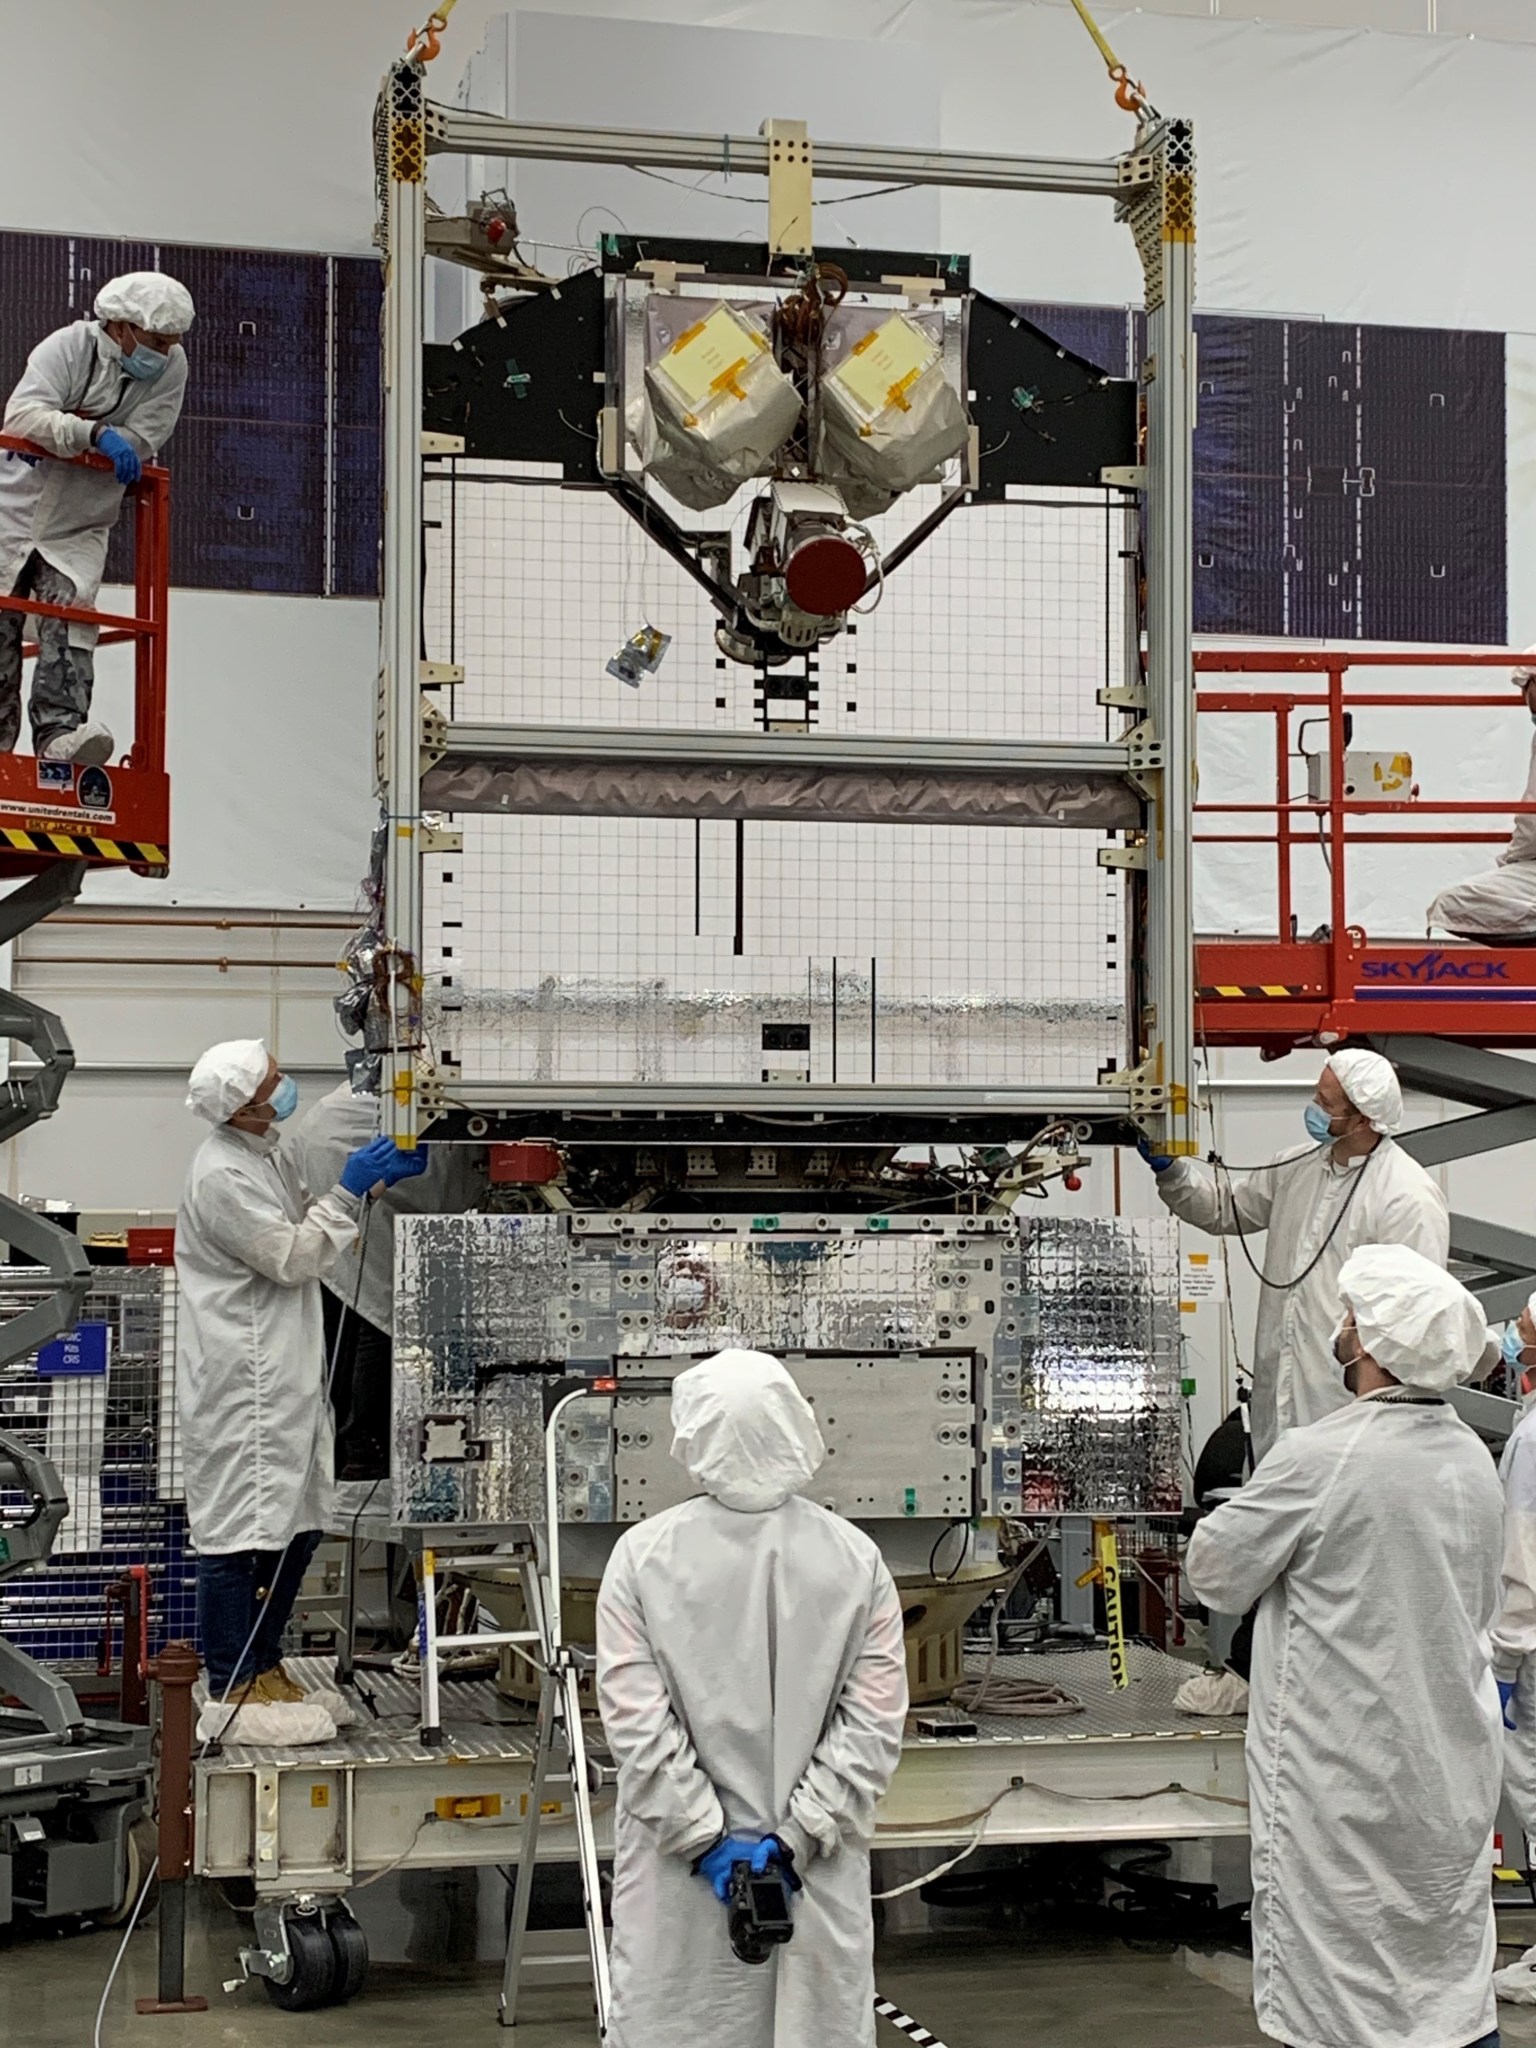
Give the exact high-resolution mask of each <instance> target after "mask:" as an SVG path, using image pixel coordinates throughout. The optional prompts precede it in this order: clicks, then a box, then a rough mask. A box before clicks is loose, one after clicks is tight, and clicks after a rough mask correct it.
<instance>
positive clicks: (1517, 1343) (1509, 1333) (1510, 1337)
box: [1499, 1323, 1525, 1367]
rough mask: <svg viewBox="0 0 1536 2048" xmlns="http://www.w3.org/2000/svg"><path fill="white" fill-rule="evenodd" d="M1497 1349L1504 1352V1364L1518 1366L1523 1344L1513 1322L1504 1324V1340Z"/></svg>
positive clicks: (1523, 1347)
mask: <svg viewBox="0 0 1536 2048" xmlns="http://www.w3.org/2000/svg"><path fill="white" fill-rule="evenodd" d="M1499 1349H1500V1350H1501V1351H1502V1352H1503V1354H1504V1363H1505V1364H1506V1365H1508V1366H1513V1367H1518V1366H1519V1364H1520V1354H1521V1352H1522V1351H1523V1350H1524V1349H1525V1345H1524V1343H1523V1342H1522V1341H1521V1337H1520V1331H1519V1329H1518V1328H1517V1326H1516V1325H1515V1324H1514V1323H1509V1324H1507V1325H1506V1326H1505V1330H1504V1341H1503V1343H1502V1344H1501V1345H1500V1346H1499Z"/></svg>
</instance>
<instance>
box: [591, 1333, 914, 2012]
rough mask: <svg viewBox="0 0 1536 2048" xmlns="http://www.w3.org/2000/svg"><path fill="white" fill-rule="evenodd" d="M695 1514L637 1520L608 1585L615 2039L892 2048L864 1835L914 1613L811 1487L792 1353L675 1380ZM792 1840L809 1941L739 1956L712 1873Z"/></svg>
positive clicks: (724, 1357) (605, 1705)
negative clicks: (878, 2032)
mask: <svg viewBox="0 0 1536 2048" xmlns="http://www.w3.org/2000/svg"><path fill="white" fill-rule="evenodd" d="M672 1416H673V1425H674V1431H675V1435H674V1441H673V1454H674V1456H676V1457H678V1458H679V1459H681V1461H682V1463H683V1465H684V1466H685V1467H686V1468H687V1470H688V1472H689V1474H690V1475H691V1476H692V1477H693V1479H694V1480H695V1481H696V1482H697V1483H698V1485H699V1486H700V1487H701V1488H702V1492H701V1493H700V1494H699V1496H698V1497H697V1498H696V1499H693V1500H689V1501H685V1502H684V1503H683V1504H682V1506H680V1507H675V1508H669V1509H668V1510H666V1512H665V1513H663V1514H659V1515H656V1516H654V1517H653V1518H652V1519H651V1520H649V1521H645V1522H641V1523H639V1524H638V1525H637V1526H635V1527H634V1528H631V1529H627V1530H626V1531H625V1533H624V1535H623V1536H622V1537H621V1538H620V1540H619V1543H618V1545H617V1547H616V1548H615V1550H614V1552H613V1556H612V1558H611V1559H610V1561H609V1564H608V1569H607V1571H606V1572H605V1573H604V1575H603V1584H602V1590H601V1592H600V1593H599V1596H598V1607H597V1686H598V1698H599V1703H600V1705H601V1708H602V1715H603V1726H604V1729H605V1730H606V1732H607V1736H608V1741H609V1744H610V1746H611V1748H612V1750H613V1754H614V1756H615V1758H616V1759H617V1762H618V1765H619V1784H618V1811H617V1814H616V1818H615V1826H614V1880H613V1947H612V1964H613V2013H612V2020H611V2024H610V2027H609V2033H608V2039H609V2042H610V2044H611V2048H681V2044H683V2043H690V2044H692V2043H698V2042H704V2041H715V2040H718V2041H721V2042H729V2043H730V2044H731V2048H808V2044H811V2043H815V2042H826V2043H829V2044H830V2043H834V2042H835V2043H836V2044H837V2048H874V2043H875V2019H874V2007H873V2004H872V2000H873V1997H874V1979H873V1964H872V1954H871V1952H872V1945H873V1933H872V1924H871V1913H870V1898H869V1842H870V1839H871V1837H872V1835H873V1832H874V1824H875V1809H876V1806H877V1805H878V1803H879V1801H880V1799H881V1797H882V1795H883V1794H884V1792H885V1789H886V1787H887V1785H888V1784H889V1783H890V1780H891V1777H892V1774H893V1773H894V1771H895V1769H896V1765H897V1762H898V1760H899V1758H900V1754H901V1735H902V1727H903V1724H904V1721H905V1716H906V1710H907V1679H906V1660H905V1654H904V1651H903V1647H902V1623H901V1604H900V1602H899V1600H898V1599H897V1595H896V1588H895V1586H894V1585H893V1584H892V1581H891V1575H890V1573H889V1572H888V1571H887V1570H886V1568H885V1565H884V1563H883V1561H882V1559H881V1557H880V1553H879V1551H878V1550H877V1549H876V1548H875V1545H874V1544H873V1543H872V1542H871V1541H870V1539H869V1538H868V1537H867V1536H865V1535H864V1534H863V1533H862V1531H860V1530H858V1529H855V1528H854V1527H853V1526H852V1524H851V1523H849V1522H845V1521H843V1520H842V1519H841V1518H840V1517H839V1516H837V1515H835V1514H832V1513H830V1512H829V1511H828V1510H827V1509H825V1508H822V1507H818V1506H816V1505H815V1504H814V1503H813V1502H811V1501H807V1500H802V1499H801V1498H799V1496H798V1495H797V1493H796V1491H795V1489H796V1488H797V1487H801V1486H804V1485H805V1484H806V1482H807V1481H808V1480H809V1479H810V1478H811V1475H812V1474H813V1473H814V1472H815V1470H816V1468H817V1467H818V1465H819V1464H820V1463H821V1461H822V1457H823V1455H824V1452H823V1446H822V1442H821V1436H820V1433H819V1431H818V1430H817V1428H816V1424H815V1420H814V1417H813V1416H812V1413H811V1410H810V1407H809V1405H808V1404H807V1403H806V1401H805V1399H804V1397H803V1396H802V1395H801V1394H800V1392H799V1390H798V1389H797V1388H796V1386H795V1384H794V1382H793V1381H792V1380H791V1379H790V1377H789V1374H788V1373H787V1372H786V1371H785V1370H784V1367H783V1366H782V1365H781V1364H780V1363H779V1362H778V1360H777V1359H771V1358H768V1357H766V1356H765V1355H764V1354H762V1353H760V1352H751V1351H747V1352H742V1351H736V1352H730V1351H727V1352H722V1353H721V1354H720V1356H719V1357H717V1358H714V1359H709V1360H706V1361H705V1362H704V1363H703V1364H701V1365H697V1366H693V1367H691V1368H689V1370H688V1371H686V1372H684V1373H681V1374H680V1375H679V1376H678V1380H677V1384H676V1388H675V1391H674V1394H673V1400H672ZM725 1833H731V1834H738V1835H739V1834H746V1835H753V1836H762V1835H768V1834H775V1835H777V1836H778V1837H779V1838H780V1840H781V1841H783V1842H784V1843H785V1844H786V1845H787V1847H788V1848H790V1849H791V1850H792V1851H793V1853H794V1859H795V1868H796V1870H797V1871H798V1873H799V1875H800V1876H801V1877H802V1878H803V1879H804V1883H805V1889H804V1891H803V1892H801V1893H800V1894H799V1895H798V1896H797V1897H796V1900H795V1904H794V1920H795V1932H794V1938H793V1940H792V1941H791V1942H790V1943H789V1944H788V1945H787V1946H786V1947H783V1948H779V1949H775V1950H774V1952H773V1954H772V1956H771V1958H770V1959H769V1961H768V1962H766V1963H764V1964H761V1965H757V1966H753V1965H749V1964H746V1963H742V1962H740V1961H738V1960H737V1958H736V1956H735V1955H734V1954H733V1953H732V1950H731V1945H730V1940H729V1937H728V1934H727V1921H726V1909H725V1907H724V1906H722V1905H720V1904H719V1903H718V1902H717V1901H716V1898H715V1895H714V1893H713V1892H712V1891H711V1890H710V1888H709V1886H708V1884H707V1883H706V1882H705V1880H704V1879H703V1878H702V1877H699V1876H695V1875H694V1873H693V1868H692V1866H693V1864H694V1862H695V1860H696V1859H697V1858H698V1857H699V1856H701V1855H702V1854H704V1853H705V1851H707V1850H709V1849H710V1848H711V1847H712V1846H713V1845H714V1844H715V1843H716V1842H717V1841H718V1840H719V1839H720V1837H721V1836H722V1834H725Z"/></svg>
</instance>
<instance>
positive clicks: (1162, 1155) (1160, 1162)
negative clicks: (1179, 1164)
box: [1136, 1138, 1173, 1173]
mask: <svg viewBox="0 0 1536 2048" xmlns="http://www.w3.org/2000/svg"><path fill="white" fill-rule="evenodd" d="M1136 1150H1137V1151H1138V1152H1139V1153H1140V1154H1141V1156H1142V1158H1143V1159H1145V1161H1146V1162H1147V1164H1148V1166H1150V1167H1151V1169H1152V1171H1153V1172H1154V1173H1166V1172H1167V1171H1168V1169H1169V1167H1170V1166H1172V1164H1173V1161H1172V1160H1171V1159H1170V1158H1169V1157H1168V1155H1167V1153H1166V1152H1154V1151H1153V1150H1152V1141H1151V1139H1150V1138H1138V1139H1137V1140H1136Z"/></svg>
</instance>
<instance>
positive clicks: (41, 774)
mask: <svg viewBox="0 0 1536 2048" xmlns="http://www.w3.org/2000/svg"><path fill="white" fill-rule="evenodd" d="M0 448H4V449H11V450H13V451H15V452H17V453H19V454H23V455H30V456H31V457H32V458H33V459H34V460H35V461H37V462H52V461H54V460H56V459H57V458H55V457H53V456H51V455H49V454H48V453H47V452H46V451H45V450H43V449H41V448H38V447H36V446H35V445H34V444H33V443H32V442H30V441H25V440H20V439H18V438H17V437H16V436H15V435H14V434H0ZM76 461H77V463H78V464H79V466H81V467H83V468H88V469H101V470H110V469H111V467H112V465H111V463H110V462H108V461H107V459H106V458H105V456H101V455H82V456H79V457H77V458H76ZM128 496H129V499H130V500H131V503H132V506H133V571H134V598H133V610H132V611H131V612H109V611H102V610H100V609H93V608H91V607H89V606H80V605H60V604H42V603H40V602H39V601H38V600H36V599H35V598H30V597H25V598H24V597H10V596H0V611H11V612H17V611H19V612H23V613H25V614H26V615H27V616H28V617H30V618H39V617H42V618H52V619H66V620H70V621H73V622H77V623H79V624H83V625H93V626H95V627H96V628H97V629H98V638H97V642H96V645H97V646H98V647H112V646H116V645H131V646H132V648H133V650H134V718H133V741H132V744H131V746H130V747H129V748H128V749H127V751H126V753H125V754H124V755H123V757H122V758H121V760H119V761H116V762H113V763H111V764H109V765H108V766H106V767H102V768H80V767H77V766H75V765H74V764H73V763H70V762H63V761H59V762H53V761H39V760H38V759H37V758H36V756H35V755H32V754H0V880H4V879H6V878H14V877H16V876H21V875H31V874H36V873H37V872H38V871H39V870H41V869H45V868H49V867H53V866H56V865H57V863H58V862H59V861H61V860H70V861H83V862H84V863H85V865H86V866H87V867H91V868H124V867H126V868H129V869H131V870H132V871H133V872H134V873H135V874H141V875H164V874H166V873H168V872H169V869H170V857H171V855H170V835H171V785H170V781H169V779H168V777H167V775H166V772H165V706H166V627H167V619H168V614H169V584H170V537H171V503H170V473H169V471H168V470H165V469H163V468H161V467H160V466H159V465H158V464H155V463H148V464H146V465H145V467H144V473H143V476H142V478H141V480H140V481H139V482H138V483H136V484H134V485H132V486H131V487H130V489H129V492H128ZM22 651H23V654H24V656H26V657H27V658H31V657H32V656H34V655H35V654H36V652H37V648H36V645H35V643H33V642H25V643H24V644H23V650H22Z"/></svg>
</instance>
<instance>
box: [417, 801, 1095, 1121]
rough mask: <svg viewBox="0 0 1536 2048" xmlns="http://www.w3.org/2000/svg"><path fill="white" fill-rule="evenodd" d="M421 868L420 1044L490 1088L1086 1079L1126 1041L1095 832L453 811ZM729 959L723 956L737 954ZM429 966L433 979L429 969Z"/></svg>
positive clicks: (468, 1090)
mask: <svg viewBox="0 0 1536 2048" xmlns="http://www.w3.org/2000/svg"><path fill="white" fill-rule="evenodd" d="M459 823H460V824H461V826H462V827H463V830H464V839H465V843H464V851H463V853H462V854H452V855H443V856H434V857H433V858H432V859H431V860H429V862H428V863H427V886H426V922H427V930H428V933H429V934H430V935H431V943H430V944H429V951H428V955H427V960H426V966H427V971H428V977H429V986H430V987H433V988H436V989H437V990H438V992H439V993H438V1006H439V1007H436V1014H435V1015H434V1017H433V1020H432V1027H431V1028H432V1031H433V1037H434V1043H435V1048H436V1050H437V1052H438V1053H439V1054H442V1053H444V1052H448V1053H451V1054H452V1055H453V1057H454V1059H455V1060H456V1061H457V1062H459V1063H460V1065H461V1067H462V1078H463V1081H464V1083H465V1085H466V1094H467V1095H468V1096H471V1097H472V1095H473V1086H472V1084H473V1082H474V1081H476V1080H485V1081H517V1080H521V1081H540V1082H549V1081H560V1080H571V1081H576V1080H593V1081H636V1082H640V1081H728V1082H738V1081H755V1080H758V1079H760V1078H761V1077H762V1073H763V1071H764V1069H765V1067H766V1068H775V1067H784V1066H791V1067H792V1066H794V1065H795V1064H796V1062H795V1061H794V1060H793V1059H792V1058H791V1057H789V1056H788V1055H784V1056H780V1055H774V1054H769V1055H765V1054H764V1052H763V1041H762V1027H763V1025H764V1024H766V1023H772V1022H778V1023H809V1024H810V1026H811V1045H810V1059H809V1062H808V1063H807V1064H808V1065H809V1077H810V1078H811V1079H813V1080H817V1081H828V1082H831V1081H845V1082H847V1081H860V1082H863V1081H871V1080H878V1081H884V1082H888V1083H893V1084H895V1083H906V1084H912V1085H919V1084H934V1085H945V1084H960V1083H988V1084H992V1083H996V1084H999V1085H1001V1084H1011V1085H1021V1084H1023V1083H1026V1082H1039V1083H1043V1084H1048V1083H1051V1082H1055V1081H1059V1082H1062V1083H1064V1084H1065V1083H1070V1084H1073V1085H1076V1084H1081V1083H1086V1082H1091V1081H1092V1080H1093V1078H1094V1076H1095V1075H1096V1074H1097V1072H1098V1071H1099V1069H1100V1068H1101V1067H1102V1066H1103V1065H1104V1064H1105V1063H1106V1062H1109V1061H1111V1060H1115V1059H1118V1058H1119V1057H1120V1054H1121V1050H1122V1045H1121V1025H1120V1022H1119V1018H1120V977H1119V969H1118V965H1117V964H1116V963H1117V959H1118V955H1117V950H1116V947H1115V945H1114V944H1113V943H1112V942H1111V941H1112V936H1113V934H1114V932H1115V930H1116V917H1117V912H1118V892H1119V884H1118V882H1116V881H1115V880H1113V879H1112V878H1110V877H1109V876H1107V875H1106V874H1104V873H1103V872H1102V871H1100V870H1099V869H1097V868H1096V867H1095V865H1094V851H1095V847H1096V845H1097V844H1098V841H1097V840H1096V838H1095V837H1094V836H1093V835H1091V834H1077V833H1066V832H1047V831H1032V830H1012V829H1008V830H1001V829H987V830H983V829H973V830H967V829H963V828H962V829H954V830H944V829H940V828H938V827H932V826H896V825H821V824H806V825H783V824H771V825H770V824H754V823H749V824H747V825H745V826H744V827H743V828H742V830H741V833H740V839H739V845H740V851H741V856H742V859H743V880H742V887H741V892H740V896H741V912H740V934H739V941H738V932H737V923H736V919H737V887H736V861H737V850H738V835H737V831H736V828H735V827H734V826H731V825H721V824H717V823H710V824H707V825H704V826H702V827H696V826H695V825H694V824H692V823H690V822H671V821H662V820H654V819H585V818H556V819H545V818H479V817H465V818H462V819H460V820H459ZM738 942H739V944H740V946H741V951H740V952H737V950H736V947H737V944H738ZM439 977H444V978H445V979H443V980H441V981H440V980H439Z"/></svg>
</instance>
